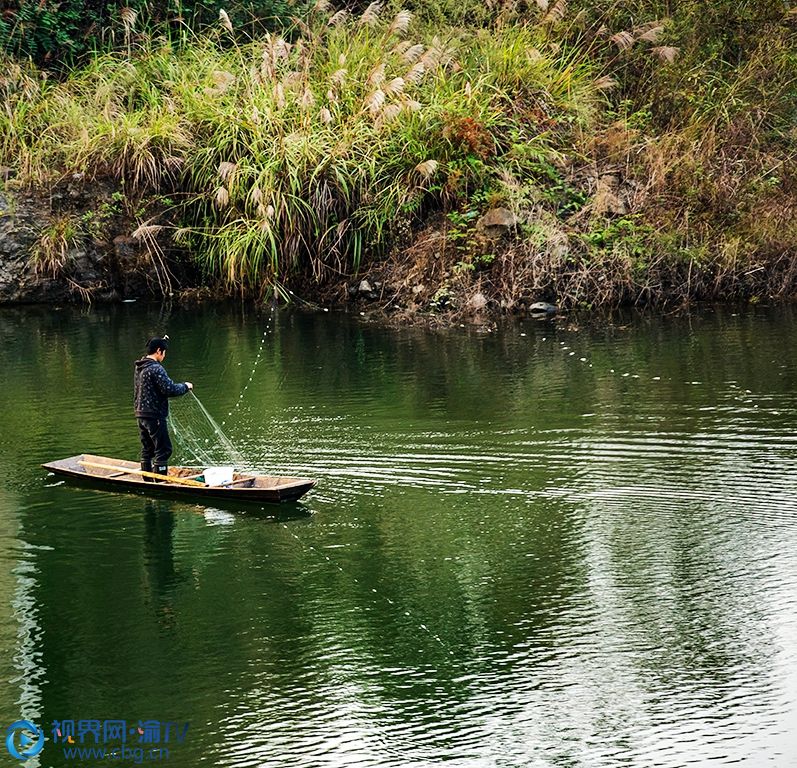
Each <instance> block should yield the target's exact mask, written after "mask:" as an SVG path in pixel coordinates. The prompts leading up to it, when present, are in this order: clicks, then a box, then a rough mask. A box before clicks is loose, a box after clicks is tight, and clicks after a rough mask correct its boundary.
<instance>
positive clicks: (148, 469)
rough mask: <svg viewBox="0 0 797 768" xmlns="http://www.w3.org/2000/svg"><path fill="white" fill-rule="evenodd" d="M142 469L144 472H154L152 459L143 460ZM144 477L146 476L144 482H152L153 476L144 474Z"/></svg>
mask: <svg viewBox="0 0 797 768" xmlns="http://www.w3.org/2000/svg"><path fill="white" fill-rule="evenodd" d="M141 471H142V472H152V462H151V461H142V462H141ZM142 477H143V478H144V482H145V483H151V482H152V478H151V477H147V476H146V475H142Z"/></svg>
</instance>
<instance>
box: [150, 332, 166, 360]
mask: <svg viewBox="0 0 797 768" xmlns="http://www.w3.org/2000/svg"><path fill="white" fill-rule="evenodd" d="M168 348H169V337H168V336H163V337H160V336H156V337H155V338H154V339H150V340H149V341H148V342H147V355H149V356H150V357H152V358H155V360H157V361H158V362H159V363H160V362H162V361H163V358H164V357H166V350H167V349H168Z"/></svg>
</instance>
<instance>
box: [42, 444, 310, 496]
mask: <svg viewBox="0 0 797 768" xmlns="http://www.w3.org/2000/svg"><path fill="white" fill-rule="evenodd" d="M42 466H43V467H44V468H45V469H49V470H50V472H54V473H55V474H58V475H66V476H67V477H70V478H74V479H77V480H81V481H84V482H88V483H91V484H92V485H99V486H101V487H103V488H108V489H109V490H110V489H113V490H124V491H139V492H141V491H144V492H147V493H152V492H155V493H169V494H179V495H182V496H185V495H189V496H201V497H206V498H212V499H230V500H232V499H234V500H235V501H253V502H260V503H262V502H269V503H276V502H281V501H296V500H297V499H299V498H300V497H301V496H304V494H305V493H307V491H309V490H310V489H311V488H312V487H313V486H314V485H315V480H310V479H309V478H306V477H272V476H269V475H255V474H250V473H244V472H234V473H233V479H232V481H231V482H229V483H224V484H223V485H208V484H207V483H205V482H204V476H203V472H204V470H203V469H202V468H201V467H169V473H168V475H167V476H166V478H165V479H164V477H163V476H162V475H156V474H154V473H152V472H144V471H142V470H141V468H140V465H139V464H138V463H136V462H134V461H125V460H124V459H112V458H109V457H107V456H94V455H92V454H89V453H82V454H80V455H78V456H70V457H69V458H68V459H60V460H59V461H51V462H49V463H48V464H42Z"/></svg>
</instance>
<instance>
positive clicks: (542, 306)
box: [529, 301, 559, 316]
mask: <svg viewBox="0 0 797 768" xmlns="http://www.w3.org/2000/svg"><path fill="white" fill-rule="evenodd" d="M558 311H559V308H558V307H557V306H556V305H555V304H549V303H548V302H547V301H535V302H534V304H532V305H531V306H529V314H531V315H545V316H550V315H555V314H556V313H557V312H558Z"/></svg>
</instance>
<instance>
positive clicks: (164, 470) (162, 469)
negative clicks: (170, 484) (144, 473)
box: [152, 464, 169, 483]
mask: <svg viewBox="0 0 797 768" xmlns="http://www.w3.org/2000/svg"><path fill="white" fill-rule="evenodd" d="M152 471H153V472H154V473H155V474H156V475H163V480H160V479H158V480H156V481H155V482H156V483H165V482H167V481H166V476H167V475H168V474H169V467H168V465H167V464H155V465H154V466H153V467H152Z"/></svg>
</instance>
